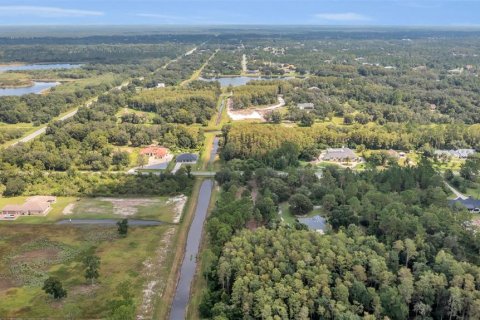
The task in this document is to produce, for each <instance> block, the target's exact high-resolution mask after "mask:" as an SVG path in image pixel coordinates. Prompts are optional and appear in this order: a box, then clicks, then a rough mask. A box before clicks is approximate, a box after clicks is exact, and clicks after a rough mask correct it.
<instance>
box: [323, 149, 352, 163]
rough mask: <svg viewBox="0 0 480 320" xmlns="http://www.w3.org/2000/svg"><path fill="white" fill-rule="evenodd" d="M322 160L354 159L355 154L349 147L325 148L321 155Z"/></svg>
mask: <svg viewBox="0 0 480 320" xmlns="http://www.w3.org/2000/svg"><path fill="white" fill-rule="evenodd" d="M323 160H325V161H338V162H342V161H355V160H357V156H356V155H355V153H354V152H353V151H352V150H351V149H349V148H337V149H327V151H326V152H325V154H324V155H323Z"/></svg>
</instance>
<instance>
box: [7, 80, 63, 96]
mask: <svg viewBox="0 0 480 320" xmlns="http://www.w3.org/2000/svg"><path fill="white" fill-rule="evenodd" d="M59 84H60V82H34V83H33V86H29V87H16V88H0V96H23V95H24V94H29V93H35V94H40V93H42V92H43V91H44V90H48V89H50V88H53V87H55V86H58V85H59Z"/></svg>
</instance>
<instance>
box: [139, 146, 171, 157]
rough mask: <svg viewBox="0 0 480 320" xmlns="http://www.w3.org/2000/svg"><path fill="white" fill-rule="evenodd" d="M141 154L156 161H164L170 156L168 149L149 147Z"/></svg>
mask: <svg viewBox="0 0 480 320" xmlns="http://www.w3.org/2000/svg"><path fill="white" fill-rule="evenodd" d="M140 154H141V155H146V156H148V157H153V158H155V159H163V158H165V157H166V156H167V155H168V149H167V148H164V147H159V146H149V147H146V148H143V149H142V150H140Z"/></svg>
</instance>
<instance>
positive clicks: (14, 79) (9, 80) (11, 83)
mask: <svg viewBox="0 0 480 320" xmlns="http://www.w3.org/2000/svg"><path fill="white" fill-rule="evenodd" d="M31 85H33V81H32V80H31V79H30V77H28V76H27V75H26V74H23V73H14V72H0V88H10V87H27V86H31Z"/></svg>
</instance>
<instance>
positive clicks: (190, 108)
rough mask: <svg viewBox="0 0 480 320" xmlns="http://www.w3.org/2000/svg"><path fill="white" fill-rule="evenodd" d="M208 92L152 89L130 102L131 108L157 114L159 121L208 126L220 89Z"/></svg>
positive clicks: (134, 97) (213, 88)
mask: <svg viewBox="0 0 480 320" xmlns="http://www.w3.org/2000/svg"><path fill="white" fill-rule="evenodd" d="M213 86H214V84H212V86H211V89H210V90H208V88H207V89H204V90H200V89H199V90H192V89H188V88H186V89H177V88H174V89H170V88H161V89H151V90H144V91H142V92H140V93H139V94H138V95H135V96H133V97H132V98H130V99H129V100H128V102H127V103H128V106H129V107H130V108H133V109H136V110H142V111H148V112H155V113H156V114H157V115H158V120H159V121H162V122H170V123H183V124H193V123H201V124H206V123H207V122H208V120H210V118H211V117H212V115H213V113H214V112H215V107H216V105H217V99H218V94H219V91H218V88H215V87H213Z"/></svg>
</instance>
